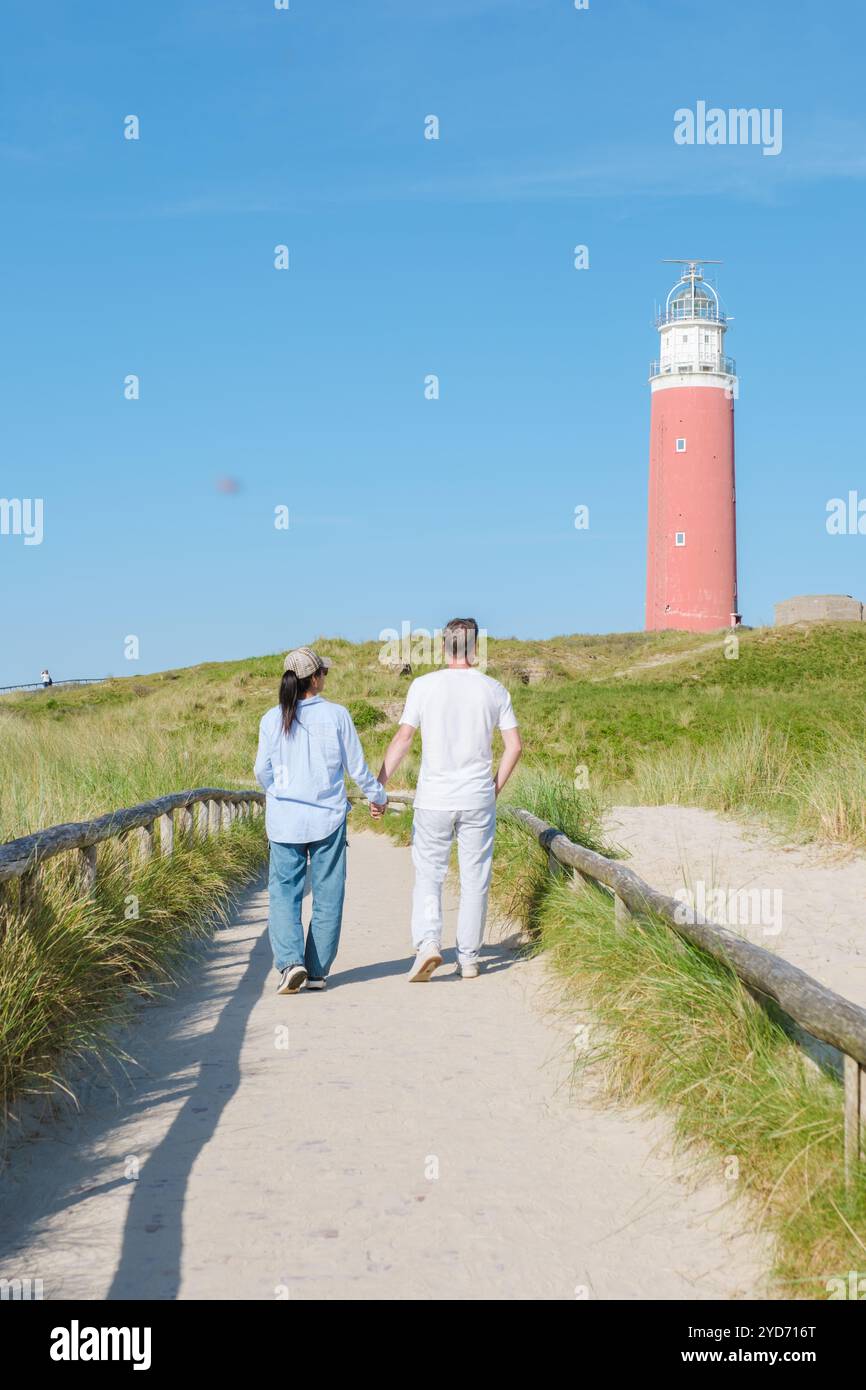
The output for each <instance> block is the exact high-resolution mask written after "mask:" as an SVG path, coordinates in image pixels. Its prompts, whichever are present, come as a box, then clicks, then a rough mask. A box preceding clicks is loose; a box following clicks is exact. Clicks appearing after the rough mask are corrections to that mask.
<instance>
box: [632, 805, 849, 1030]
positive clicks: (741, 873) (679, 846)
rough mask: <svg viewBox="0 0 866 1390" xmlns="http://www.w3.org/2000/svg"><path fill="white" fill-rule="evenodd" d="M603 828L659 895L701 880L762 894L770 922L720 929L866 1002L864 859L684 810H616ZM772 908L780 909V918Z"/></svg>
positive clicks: (740, 923) (733, 923)
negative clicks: (746, 938) (738, 934)
mask: <svg viewBox="0 0 866 1390" xmlns="http://www.w3.org/2000/svg"><path fill="white" fill-rule="evenodd" d="M606 829H607V831H608V834H609V836H610V838H611V840H612V841H615V842H616V843H618V844H619V845H621V846H622V848H623V849H626V850H628V851H629V854H630V858H629V860H628V863H629V866H630V867H631V868H633V869H634V870H635V872H636V873H638V874H640V876H641V878H643V879H644V880H645V881H646V882H647V883H650V884H651V885H652V886H653V888H658V889H660V890H661V891H662V892H666V893H673V892H674V891H675V890H676V889H677V888H679V887H682V886H690V887H691V888H692V890H693V891H694V890H695V889H696V885H697V882H698V880H703V881H704V883H705V884H706V885H707V887H709V886H712V887H714V888H718V889H723V890H726V897H727V895H728V893H729V892H730V890H740V889H747V890H754V889H760V890H762V891H763V892H764V894H765V898H764V902H765V904H766V905H767V906H769V907H770V909H771V911H770V913H769V914H768V915H765V914H763V913H759V914H758V916H757V918H756V919H755V918H753V919H751V920H746V921H745V922H744V921H742V920H740V921H730V920H728V921H726V922H725V925H727V926H730V927H731V929H732V930H734V931H739V933H740V934H741V935H742V936H746V937H748V939H749V940H750V941H754V942H755V943H756V945H759V946H763V947H765V948H766V949H767V950H769V951H774V952H775V953H776V954H778V955H780V956H784V957H785V959H786V960H790V961H791V962H792V963H793V964H794V965H798V966H799V967H800V969H801V970H806V971H808V973H809V974H810V975H813V976H814V977H815V979H816V980H820V981H821V982H822V983H823V984H825V985H829V987H830V988H831V989H835V990H836V991H837V992H838V993H839V994H843V995H845V997H846V998H848V999H852V1000H853V1001H854V1002H855V1003H857V1004H863V1005H866V858H864V857H863V856H862V855H851V854H843V853H842V852H841V851H840V850H829V849H826V848H825V849H821V848H818V847H817V846H815V845H809V846H802V845H801V846H797V845H792V844H790V843H786V842H785V841H784V840H782V839H780V838H779V837H778V836H774V835H772V834H770V833H769V832H767V831H765V830H762V829H760V828H758V827H744V826H742V825H739V824H737V823H736V822H735V821H732V820H728V819H726V818H725V817H723V816H720V815H717V814H716V813H715V812H714V811H703V810H700V809H698V808H695V807H689V806H617V807H614V809H613V810H612V811H611V813H610V815H609V816H608V817H607V820H606ZM772 894H780V895H781V896H780V897H777V898H775V899H774V898H773V897H772V896H768V895H772ZM774 903H777V904H778V905H779V906H780V907H781V916H780V917H779V918H778V919H777V918H776V916H775V912H774V911H773V904H774ZM716 920H719V919H716ZM778 926H780V927H781V929H780V930H778V931H777V930H776V928H777V927H778Z"/></svg>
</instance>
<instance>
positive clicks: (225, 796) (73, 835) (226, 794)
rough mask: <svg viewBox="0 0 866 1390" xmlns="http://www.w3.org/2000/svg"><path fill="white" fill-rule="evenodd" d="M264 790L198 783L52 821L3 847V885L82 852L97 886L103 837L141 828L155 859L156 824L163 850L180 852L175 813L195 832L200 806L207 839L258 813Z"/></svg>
mask: <svg viewBox="0 0 866 1390" xmlns="http://www.w3.org/2000/svg"><path fill="white" fill-rule="evenodd" d="M264 800H265V796H264V792H240V791H228V790H226V788H225V787H196V788H195V789H194V790H193V791H186V792H173V793H172V794H171V795H170V796H160V797H158V798H157V799H156V800H155V801H143V802H142V803H141V804H140V805H138V806H127V807H124V808H123V809H122V810H119V811H110V812H109V814H108V815H106V816H99V817H98V818H97V819H96V820H86V821H71V822H69V823H68V824H67V825H52V826H50V827H49V828H48V829H47V830H37V831H36V832H35V834H33V835H22V836H21V838H20V839H18V840H9V841H8V842H7V843H6V844H5V845H0V883H4V882H6V881H7V880H9V879H13V878H23V877H29V876H30V875H32V874H34V873H36V871H37V870H38V869H39V867H40V865H41V864H44V862H45V860H46V859H52V858H53V857H54V855H56V854H64V853H66V852H67V851H68V850H77V851H78V852H79V853H80V855H81V859H82V873H83V875H84V877H85V880H89V883H90V886H91V887H92V885H93V881H94V879H95V876H96V846H97V845H98V844H101V843H102V841H103V840H113V839H116V838H118V837H119V836H123V835H128V834H130V832H132V831H137V832H138V836H139V853H140V854H142V855H143V856H144V857H145V858H149V857H150V855H151V854H152V853H153V850H154V845H155V834H154V828H155V827H156V826H158V827H159V851H160V853H161V854H171V853H172V852H173V850H174V842H175V826H174V812H175V811H179V812H180V828H181V833H191V832H192V815H193V811H192V808H193V807H194V806H199V807H200V808H203V809H200V810H199V821H198V833H199V835H200V837H201V838H202V839H204V838H206V837H207V835H208V834H213V833H214V832H215V831H216V830H218V829H219V828H220V825H230V824H231V823H232V821H233V820H234V819H235V817H236V816H237V815H240V814H247V813H248V812H247V811H246V809H245V808H247V807H249V813H250V814H253V815H258V814H259V813H260V811H261V809H262V807H263V806H264Z"/></svg>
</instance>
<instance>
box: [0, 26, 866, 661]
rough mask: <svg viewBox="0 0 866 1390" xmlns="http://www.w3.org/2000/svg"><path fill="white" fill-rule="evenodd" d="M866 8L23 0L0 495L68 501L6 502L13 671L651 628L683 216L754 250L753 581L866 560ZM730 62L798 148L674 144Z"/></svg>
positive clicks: (6, 234)
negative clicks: (666, 330)
mask: <svg viewBox="0 0 866 1390" xmlns="http://www.w3.org/2000/svg"><path fill="white" fill-rule="evenodd" d="M864 27H866V24H864V19H863V12H862V8H861V7H860V6H858V5H856V4H854V3H839V4H836V5H834V6H832V7H827V6H810V7H805V6H798V7H796V8H794V9H792V7H791V6H790V4H785V3H782V2H781V0H749V2H748V3H746V0H739V2H738V3H731V4H728V5H725V6H724V7H721V8H717V9H715V10H712V9H708V8H707V7H705V6H704V7H695V6H694V5H693V4H691V3H689V4H686V3H682V4H681V3H677V2H676V0H669V3H665V4H659V3H658V2H657V0H656V2H655V3H614V0H590V6H589V9H588V10H585V11H577V10H575V9H574V5H573V0H291V8H290V9H289V11H288V12H285V11H277V10H275V9H274V7H273V0H243V2H242V0H171V3H169V0H148V3H147V4H146V5H134V6H127V5H118V4H116V3H103V0H88V3H87V4H82V3H79V4H77V5H70V4H69V3H67V0H43V3H40V4H39V5H34V4H32V3H25V0H10V3H8V4H7V6H6V8H5V12H4V31H5V32H4V42H3V51H2V56H0V68H2V72H0V77H2V82H0V90H2V93H3V97H2V123H0V129H2V134H0V161H2V179H3V186H4V194H5V198H4V203H5V212H4V217H3V247H4V250H3V256H2V281H3V283H2V300H0V322H2V327H3V332H2V354H3V360H2V379H3V384H4V388H5V390H4V393H3V394H4V405H3V424H4V435H5V439H4V446H3V455H2V459H3V462H2V472H0V497H6V498H15V497H17V498H36V497H41V498H43V499H44V539H43V541H42V544H41V545H33V546H25V545H24V544H23V538H22V537H21V536H14V535H7V536H0V612H2V616H0V684H8V683H13V682H16V681H26V680H31V679H35V678H36V676H37V675H38V672H39V670H40V669H41V667H42V666H43V665H44V664H46V663H47V664H48V665H49V666H50V668H51V670H52V673H53V674H54V675H55V677H63V676H81V675H100V674H104V673H108V672H111V673H114V674H116V675H126V674H134V673H135V671H136V670H137V671H148V670H157V669H160V668H163V667H167V666H177V665H187V664H191V663H194V662H198V661H202V660H209V659H213V660H219V659H223V658H231V657H240V656H245V655H252V654H256V653H262V652H268V651H276V650H280V649H286V648H288V647H289V646H292V645H296V644H298V643H301V642H305V641H309V640H311V639H312V638H314V637H315V636H316V635H318V634H321V633H328V634H333V635H343V636H347V637H351V638H375V637H376V636H377V635H378V634H379V632H380V631H382V630H383V629H384V628H387V627H399V626H400V623H401V621H403V620H409V621H410V622H411V623H412V624H413V626H424V627H428V628H431V629H432V628H433V627H435V626H436V625H439V624H441V623H443V622H444V621H446V620H447V619H448V618H449V617H451V616H453V614H454V613H456V612H459V613H465V612H470V613H474V614H475V615H476V616H477V618H478V619H479V621H480V622H481V623H482V625H483V626H485V627H486V628H487V629H488V630H489V631H490V632H491V633H494V634H499V635H509V634H516V635H518V636H524V637H530V636H536V637H545V636H551V635H553V634H556V633H562V632H599V631H616V630H624V629H636V628H640V627H641V626H642V623H643V597H644V595H643V588H644V565H645V524H646V476H647V462H648V458H647V453H648V424H649V389H648V386H647V382H646V375H647V365H648V363H649V361H650V359H651V358H652V357H653V356H654V355H655V348H656V334H655V330H654V328H653V326H652V318H653V311H654V303H655V301H656V300H657V299H661V298H663V297H664V294H665V293H666V291H667V289H668V288H669V285H670V283H671V280H672V277H671V274H670V268H669V267H665V266H663V265H661V264H660V263H659V262H660V258H662V257H665V256H689V255H699V256H706V257H713V258H718V259H721V260H722V261H723V262H724V264H723V265H722V266H721V267H720V268H719V271H718V286H719V289H720V291H721V294H722V298H723V302H724V305H725V307H726V308H727V310H728V311H729V313H731V314H733V315H734V323H733V325H732V327H731V330H730V332H729V334H728V351H729V352H730V353H731V354H732V355H733V356H735V357H736V359H737V363H738V369H739V372H740V378H741V386H740V399H739V401H738V402H737V470H738V508H739V510H738V526H739V562H740V601H741V608H742V611H743V614H744V620H745V621H746V622H750V623H761V622H767V621H771V620H772V605H773V603H774V601H776V600H777V599H780V598H783V597H787V596H789V595H791V594H794V593H801V592H847V593H855V594H857V595H858V596H859V597H861V598H866V571H864V553H866V537H862V536H829V535H828V534H827V532H826V528H825V515H826V512H825V508H826V502H827V500H828V499H829V498H831V497H835V496H846V495H847V493H848V492H849V490H850V489H857V488H859V489H860V490H861V492H862V494H863V495H864V496H866V471H864V467H863V444H862V436H863V395H864V392H863V386H862V370H863V368H862V364H863V356H864V354H863V343H862V324H861V318H860V310H861V308H862V304H863V295H862V290H861V287H860V273H861V265H860V261H861V259H862V252H861V243H862V241H863V233H864V179H866V139H864V137H866V113H864V109H863V107H864V103H863V97H862V91H863V83H862V53H863V48H864V40H866V33H864ZM698 100H705V101H706V102H707V103H708V104H709V105H711V106H712V105H716V106H721V107H723V108H728V107H731V106H748V107H751V106H755V107H759V108H763V107H769V108H781V109H782V112H783V148H782V151H781V153H780V154H779V155H778V156H776V157H766V156H763V155H762V152H761V149H760V148H758V147H752V146H749V147H732V146H727V147H719V146H713V147H711V146H706V145H705V146H678V145H676V144H675V143H674V140H673V130H674V112H675V111H676V109H677V108H679V107H686V106H687V107H691V108H694V107H695V104H696V102H697V101H698ZM130 114H134V115H137V116H138V117H139V119H140V123H141V131H140V139H139V140H138V141H130V140H126V139H124V138H123V122H124V118H125V117H126V116H127V115H130ZM431 114H433V115H436V116H437V117H438V118H439V121H440V138H439V140H438V141H432V140H425V138H424V122H425V117H427V116H428V115H431ZM579 243H580V244H586V245H587V246H588V247H589V253H590V268H589V270H587V271H576V270H575V269H574V268H573V264H572V261H573V254H572V248H573V247H574V246H575V245H576V244H579ZM278 244H286V245H288V247H289V248H290V258H291V264H290V269H289V270H288V271H277V270H275V269H274V267H273V261H274V247H275V246H276V245H278ZM130 373H135V374H137V375H138V376H139V377H140V382H141V397H140V399H139V400H137V401H128V400H125V399H124V395H123V383H124V378H125V377H126V376H127V375H128V374H130ZM430 373H435V374H437V375H438V376H439V378H440V391H441V395H440V399H439V400H435V401H431V400H426V399H425V396H424V380H425V377H426V376H427V375H428V374H430ZM221 477H228V478H232V479H235V480H236V481H237V483H238V486H239V490H238V491H236V492H233V493H227V492H225V491H220V490H219V488H218V485H217V482H218V479H219V478H221ZM578 504H584V505H588V506H589V508H590V528H589V530H588V531H576V530H575V529H574V525H573V517H574V508H575V506H576V505H578ZM277 505H285V506H287V507H288V508H289V513H290V526H289V529H288V531H278V530H276V529H275V528H274V525H273V514H274V507H275V506H277ZM130 634H134V635H135V636H137V637H138V639H139V643H140V657H139V660H138V662H137V663H132V662H129V661H127V660H126V659H125V658H124V639H125V638H126V637H127V636H128V635H130Z"/></svg>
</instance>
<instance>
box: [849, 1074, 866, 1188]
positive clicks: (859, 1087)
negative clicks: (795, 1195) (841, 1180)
mask: <svg viewBox="0 0 866 1390" xmlns="http://www.w3.org/2000/svg"><path fill="white" fill-rule="evenodd" d="M844 1064H845V1186H846V1187H847V1188H851V1187H853V1185H854V1178H855V1175H856V1173H857V1169H858V1166H859V1164H860V1160H861V1159H862V1158H863V1122H864V1119H866V1115H864V1108H866V1107H864V1101H866V1068H864V1067H861V1066H860V1064H859V1062H857V1061H856V1059H855V1058H854V1057H848V1056H847V1055H846V1056H845V1058H844Z"/></svg>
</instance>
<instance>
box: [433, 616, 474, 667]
mask: <svg viewBox="0 0 866 1390" xmlns="http://www.w3.org/2000/svg"><path fill="white" fill-rule="evenodd" d="M442 640H443V642H444V644H445V655H446V656H449V657H454V658H456V659H457V660H458V661H461V660H463V659H465V660H466V661H474V660H475V648H476V645H477V643H478V624H477V623H476V621H475V619H474V618H452V619H451V621H450V623H446V625H445V628H444V629H443V632H442Z"/></svg>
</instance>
